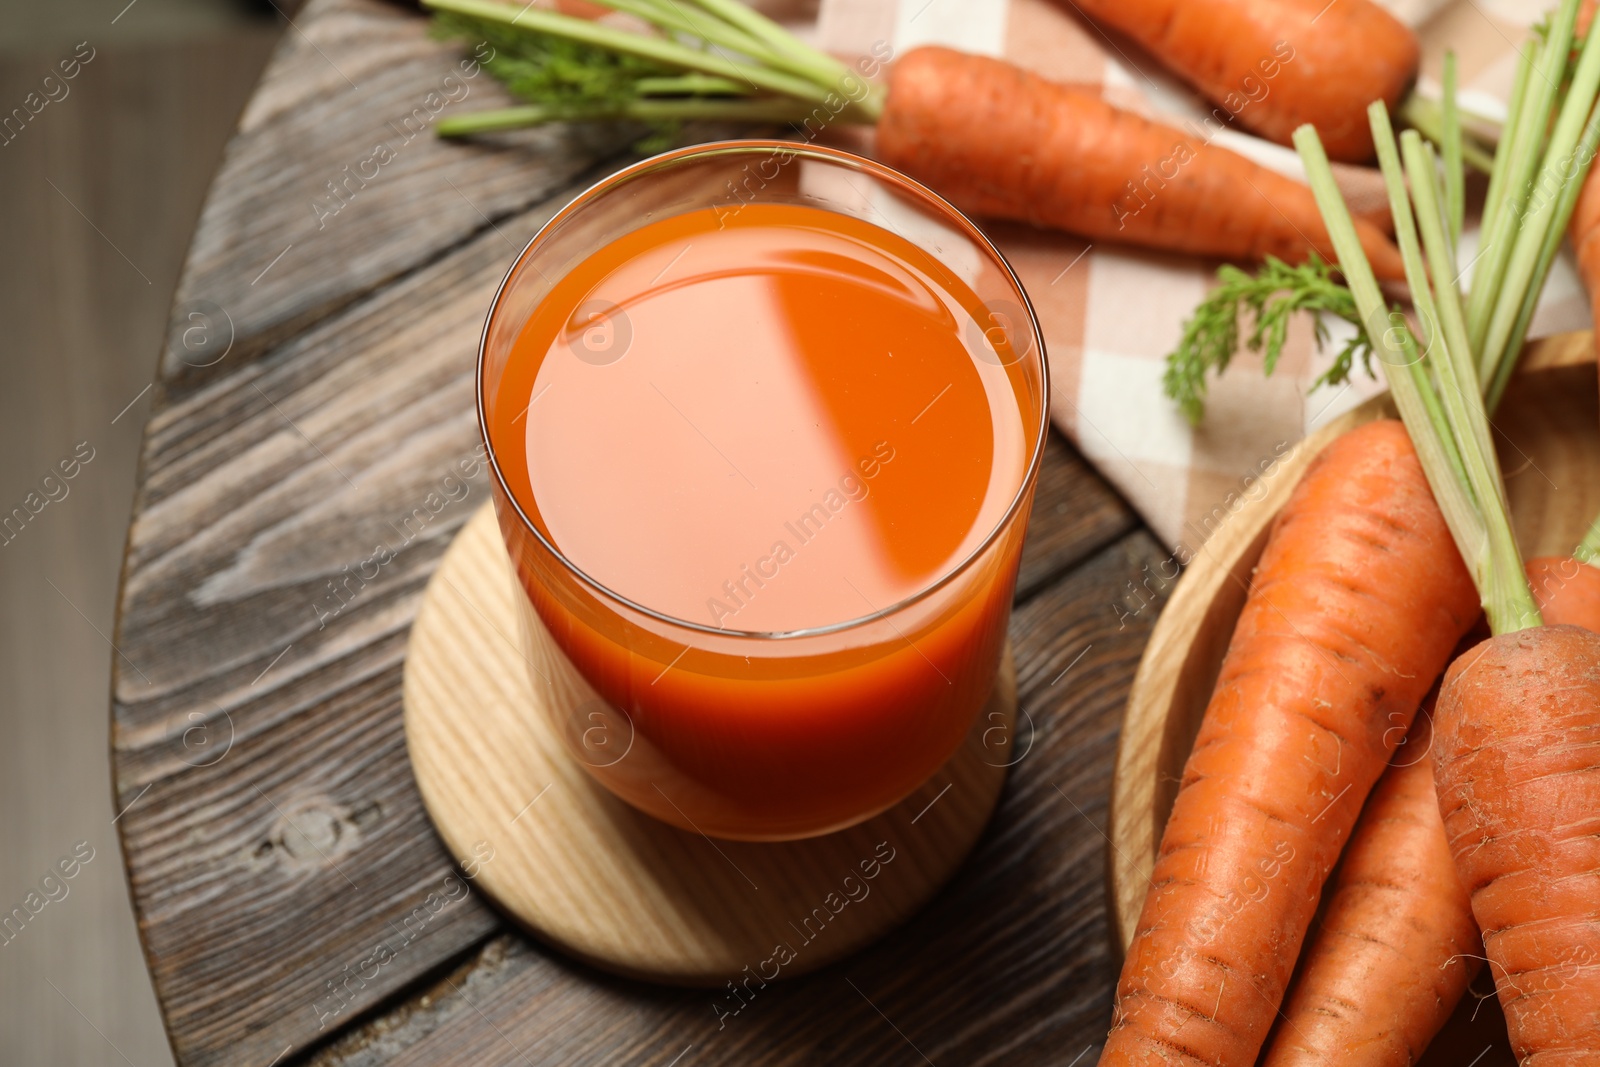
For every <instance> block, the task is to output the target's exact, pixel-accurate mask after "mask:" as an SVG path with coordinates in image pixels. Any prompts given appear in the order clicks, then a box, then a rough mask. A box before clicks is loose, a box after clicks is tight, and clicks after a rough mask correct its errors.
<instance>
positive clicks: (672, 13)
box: [599, 0, 800, 73]
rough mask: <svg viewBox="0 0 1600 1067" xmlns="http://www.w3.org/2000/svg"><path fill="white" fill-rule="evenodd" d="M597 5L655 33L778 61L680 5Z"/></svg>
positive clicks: (731, 29) (648, 0)
mask: <svg viewBox="0 0 1600 1067" xmlns="http://www.w3.org/2000/svg"><path fill="white" fill-rule="evenodd" d="M599 2H600V3H602V4H604V5H605V6H606V7H609V8H611V9H612V10H613V11H622V12H626V13H627V14H629V15H634V16H636V17H638V18H641V19H644V20H645V21H646V22H648V23H650V24H651V25H653V26H655V27H656V28H657V29H660V30H664V31H667V32H669V33H670V32H677V33H686V34H690V35H692V36H695V37H699V38H701V39H702V40H705V41H707V42H708V43H710V44H713V45H717V46H720V47H722V48H727V49H731V50H733V51H735V52H739V53H742V54H743V55H746V56H748V57H750V58H751V59H755V60H760V61H761V62H763V63H774V62H776V61H778V60H779V59H780V57H779V56H778V55H777V53H775V52H773V51H772V49H771V48H769V47H768V46H767V45H766V44H765V43H764V42H762V41H760V40H758V39H756V38H754V37H751V36H750V35H749V34H747V33H745V32H744V31H742V30H740V29H739V28H738V27H735V26H729V25H727V24H725V23H722V22H719V21H717V20H714V19H710V18H706V17H701V18H699V19H695V18H694V17H693V16H692V15H691V14H690V13H689V12H688V11H686V10H684V8H683V6H682V5H681V4H677V3H672V4H665V3H661V2H660V0H599ZM796 73H800V72H796Z"/></svg>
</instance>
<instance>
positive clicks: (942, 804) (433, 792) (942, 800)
mask: <svg viewBox="0 0 1600 1067" xmlns="http://www.w3.org/2000/svg"><path fill="white" fill-rule="evenodd" d="M522 596H523V593H522V591H521V590H520V589H519V588H517V586H516V582H515V579H514V577H513V575H512V571H511V562H510V560H509V558H508V557H507V556H506V551H505V548H504V546H503V545H502V543H501V540H500V528H499V526H498V525H497V524H496V522H495V516H494V508H493V505H491V504H484V505H483V506H482V507H480V508H479V509H478V513H477V515H476V516H474V517H473V519H472V520H471V521H470V522H468V523H467V525H466V527H465V528H464V529H463V530H462V531H461V532H460V533H459V534H457V535H456V539H455V542H454V543H453V544H452V545H451V547H450V549H449V551H447V552H446V553H445V555H444V559H443V560H441V561H440V564H439V569H438V570H437V571H435V572H434V576H433V578H432V580H431V581H429V583H428V589H427V592H426V593H424V594H423V600H422V607H421V609H420V610H419V611H418V613H417V621H416V624H415V625H414V626H413V627H412V630H411V641H410V644H409V646H408V647H407V652H406V667H405V688H404V694H405V695H404V701H405V725H406V747H407V750H408V751H409V753H410V755H411V766H412V769H413V770H414V771H415V772H416V776H417V786H418V788H419V789H420V790H421V792H422V799H423V802H424V803H425V804H427V806H428V813H429V814H430V815H431V816H432V817H433V821H434V825H435V826H437V827H438V829H439V832H440V835H441V836H442V837H443V838H444V840H445V842H446V843H447V844H448V845H449V846H450V848H451V851H452V853H453V854H454V855H457V856H462V857H467V858H468V859H467V867H466V871H467V873H469V874H470V875H471V877H472V881H473V883H474V885H476V886H477V887H479V888H481V889H482V890H483V891H484V892H486V893H488V894H489V896H491V897H493V898H494V900H495V901H496V902H497V903H498V904H499V905H500V906H501V907H502V908H504V909H505V910H507V911H509V912H510V913H511V914H512V915H513V916H514V917H515V918H516V919H518V920H519V921H520V922H522V923H523V924H525V925H526V926H527V927H529V928H530V929H531V930H532V931H533V932H534V933H535V934H536V935H538V936H539V937H541V938H543V939H544V940H546V941H548V942H550V943H551V944H554V945H556V946H558V947H559V948H561V949H563V950H564V951H566V952H568V953H570V954H572V955H574V956H576V957H578V958H579V959H582V960H586V961H588V962H590V963H593V964H594V965H596V966H598V967H601V968H604V969H605V970H610V971H615V972H617V973H619V974H624V975H630V976H634V977H642V978H651V979H655V980H658V981H667V982H674V983H683V984H704V985H712V986H717V985H721V984H722V983H723V982H725V981H727V980H728V979H734V980H735V981H736V982H737V981H739V980H740V979H741V977H743V979H744V980H745V981H749V980H750V975H752V974H754V975H755V981H756V982H757V983H758V984H764V982H765V980H772V979H774V978H775V977H776V976H782V977H785V978H792V977H795V976H796V975H800V974H804V973H806V972H807V971H811V970H815V969H816V968H818V967H821V966H823V965H825V964H828V963H832V962H833V961H834V960H836V959H839V958H840V957H842V956H846V955H849V954H850V953H852V952H855V951H856V950H857V949H859V948H861V947H862V946H863V945H865V944H868V943H869V942H871V941H873V940H875V939H877V938H878V937H880V936H882V935H883V934H884V933H886V932H887V931H888V930H890V929H892V928H893V927H895V926H898V925H899V924H900V923H901V922H903V921H904V920H905V919H906V917H907V916H909V915H910V914H911V913H912V912H914V911H915V910H916V909H917V908H919V907H921V906H922V905H923V904H924V903H926V902H927V900H928V898H929V897H931V896H932V895H933V894H934V893H935V892H936V891H937V890H938V889H939V887H940V886H942V885H943V884H944V883H945V882H946V881H948V880H949V878H950V876H951V875H952V874H954V873H955V870H956V868H957V867H959V866H960V864H961V862H962V860H964V859H965V858H966V856H967V853H969V852H970V851H971V850H972V846H973V845H974V844H975V843H976V841H977V839H978V835H979V834H980V833H981V832H982V831H983V828H984V826H985V825H986V824H987V823H988V821H989V816H990V814H991V813H992V812H993V811H994V807H995V804H996V803H997V802H998V801H999V799H1000V787H1001V786H1002V785H1003V784H1004V783H1005V777H1006V770H1007V768H1008V767H1009V766H1010V761H1011V749H1012V740H1013V738H1014V736H1015V731H1014V729H1013V728H1014V726H1015V720H1016V700H1017V681H1016V666H1015V663H1014V662H1013V660H1012V656H1011V652H1010V650H1009V649H1007V651H1006V654H1005V657H1004V660H1003V662H1002V666H1001V670H1000V677H999V678H998V679H997V681H996V684H995V692H994V694H993V696H992V697H991V698H990V701H989V703H988V705H987V706H986V707H985V708H984V709H982V711H981V712H980V714H979V715H978V716H977V719H976V720H975V722H974V724H973V728H972V730H971V732H970V733H969V735H968V737H967V741H966V744H965V745H963V747H962V748H961V750H960V751H959V752H958V753H957V754H956V755H955V757H953V758H952V759H951V760H950V762H949V763H948V764H946V765H945V766H944V767H943V768H942V769H941V770H939V771H938V772H936V773H935V774H934V775H933V776H932V777H931V778H929V779H928V781H927V782H926V783H924V784H923V785H922V786H920V787H919V788H918V789H917V790H915V791H914V792H913V793H912V794H911V795H910V796H908V797H906V798H905V800H903V801H901V802H900V803H899V804H897V805H896V806H894V807H893V808H891V809H889V810H888V811H886V812H884V813H882V814H881V815H878V816H877V817H875V818H872V819H869V820H867V821H866V822H864V823H861V824H859V825H857V826H853V827H851V828H849V829H847V830H843V831H840V832H838V833H834V834H827V835H825V836H822V837H813V838H810V839H807V840H802V841H788V842H782V843H756V842H747V841H717V840H713V839H711V838H709V837H705V836H704V835H700V834H694V833H688V832H685V831H682V830H678V829H675V828H673V827H670V826H667V825H666V824H665V823H661V822H658V821H656V820H655V819H652V818H650V817H649V816H647V815H644V814H643V813H641V812H638V811H636V810H634V809H633V808H631V807H629V806H628V805H627V804H625V803H623V802H622V801H621V800H619V799H618V798H616V797H615V796H613V795H612V794H611V793H609V792H607V791H606V790H605V789H604V788H602V787H601V786H600V785H599V783H598V782H596V781H595V779H593V778H592V777H591V776H590V775H589V774H588V773H587V771H585V769H584V767H583V765H582V764H581V763H580V762H579V761H578V760H576V759H574V758H573V757H572V755H571V754H570V753H569V752H568V750H567V748H566V746H565V745H564V743H563V741H562V738H561V735H560V733H559V731H558V729H557V727H556V722H557V721H558V717H559V716H565V715H568V714H570V713H571V709H573V708H582V707H584V706H585V705H592V704H595V703H596V702H598V701H599V696H598V695H597V694H596V693H595V692H594V690H593V689H592V688H590V687H589V685H588V683H586V682H585V681H584V680H583V677H582V676H581V675H580V674H578V672H577V670H576V668H574V667H573V666H572V664H571V662H570V661H568V660H567V658H566V657H565V656H564V655H563V654H562V653H561V650H560V649H559V648H558V647H557V646H556V644H555V641H554V639H552V638H551V636H550V634H549V632H548V631H547V630H545V629H544V627H543V625H542V624H541V623H540V622H539V619H538V616H537V615H535V614H534V613H533V612H532V611H523V610H519V606H518V603H517V599H518V598H519V597H522ZM523 627H527V629H528V631H529V633H528V635H527V639H526V643H525V641H524V637H523V634H522V633H521V630H522V628H523ZM530 663H532V664H534V667H533V668H532V669H536V670H538V672H539V674H540V676H541V677H544V678H548V679H551V680H552V685H549V686H536V685H534V684H533V679H532V677H531V675H530ZM751 710H752V711H753V712H759V710H760V709H751ZM631 741H632V738H631V737H630V738H628V742H629V743H631ZM619 744H620V742H619ZM618 752H619V754H618V756H617V758H618V759H624V758H626V750H625V749H622V748H619V750H618ZM461 891H462V892H463V893H464V892H465V891H466V887H465V886H464V885H462V886H461ZM741 971H742V972H744V973H743V975H742V976H741Z"/></svg>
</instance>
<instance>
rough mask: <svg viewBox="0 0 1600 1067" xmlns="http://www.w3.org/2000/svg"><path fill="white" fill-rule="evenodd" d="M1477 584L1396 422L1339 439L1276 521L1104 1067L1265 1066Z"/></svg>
mask: <svg viewBox="0 0 1600 1067" xmlns="http://www.w3.org/2000/svg"><path fill="white" fill-rule="evenodd" d="M1476 615H1477V606H1476V603H1475V597H1474V594H1473V589H1472V582H1471V580H1470V578H1469V577H1468V575H1467V572H1466V571H1465V569H1464V568H1463V567H1462V565H1461V559H1460V557H1459V556H1458V555H1457V554H1456V552H1455V551H1454V549H1453V548H1452V546H1451V541H1450V533H1449V530H1448V529H1447V527H1446V525H1445V521H1444V519H1443V517H1442V516H1441V515H1440V513H1439V509H1438V507H1437V505H1435V504H1434V502H1433V499H1432V497H1431V495H1430V494H1429V492H1428V488H1427V482H1426V480H1425V479H1424V477H1423V472H1422V468H1421V466H1420V465H1419V463H1418V461H1417V456H1416V453H1415V452H1414V451H1413V449H1412V447H1411V443H1410V441H1409V440H1408V439H1407V437H1406V433H1405V430H1404V429H1403V428H1402V427H1401V425H1400V424H1399V423H1398V422H1395V421H1393V420H1381V421H1378V422H1373V423H1369V424H1367V425H1366V426H1363V427H1361V428H1359V429H1356V430H1352V431H1351V432H1349V433H1347V434H1345V435H1343V436H1342V437H1340V438H1338V439H1336V440H1335V441H1333V442H1332V443H1331V444H1330V445H1328V447H1327V448H1326V449H1324V451H1323V452H1322V454H1321V455H1320V456H1318V458H1317V459H1316V461H1315V462H1314V463H1313V464H1312V465H1311V467H1310V468H1309V469H1308V470H1307V471H1306V473H1305V475H1304V476H1303V477H1302V479H1301V481H1300V483H1299V485H1298V486H1296V488H1295V491H1294V493H1293V495H1292V496H1291V498H1290V500H1289V502H1288V503H1287V504H1286V505H1285V506H1284V509H1283V511H1282V512H1281V513H1280V515H1279V516H1278V518H1277V520H1276V522H1275V523H1274V525H1273V529H1272V533H1271V535H1270V537H1269V540H1268V543H1267V546H1266V549H1265V551H1264V552H1263V553H1262V556H1261V560H1260V562H1259V564H1258V565H1257V568H1256V572H1255V575H1254V578H1253V579H1252V581H1251V585H1250V591H1249V595H1248V598H1247V600H1246V602H1245V606H1244V610H1243V611H1242V612H1241V614H1240V616H1239V622H1238V626H1237V628H1236V629H1235V631H1234V634H1233V639H1232V641H1231V643H1230V644H1229V646H1228V652H1227V656H1226V657H1225V659H1224V660H1223V664H1222V670H1221V675H1220V676H1219V678H1218V681H1217V686H1216V690H1215V692H1214V693H1213V694H1212V697H1211V701H1210V704H1209V705H1208V706H1207V708H1206V713H1205V718H1204V721H1203V722H1202V724H1201V727H1200V733H1199V736H1198V737H1197V738H1196V740H1195V745H1194V750H1193V752H1192V753H1191V754H1190V756H1189V761H1188V764H1187V765H1186V767H1185V769H1184V776H1183V782H1182V785H1181V786H1180V788H1179V792H1178V796H1177V800H1176V802H1175V803H1174V805H1173V810H1172V815H1171V817H1170V819H1169V820H1168V822H1167V827H1166V830H1165V832H1164V834H1163V835H1162V840H1161V848H1160V852H1159V855H1158V857H1157V859H1156V864H1155V868H1154V870H1153V872H1152V875H1151V890H1150V893H1149V895H1148V896H1147V897H1146V900H1145V906H1144V910H1143V912H1142V913H1141V915H1140V920H1139V927H1138V930H1137V932H1136V933H1135V936H1134V940H1133V943H1132V945H1131V946H1130V948H1129V950H1128V956H1127V959H1126V961H1125V963H1124V965H1123V969H1122V976H1121V978H1120V980H1119V982H1118V984H1117V1001H1116V1009H1115V1012H1114V1015H1113V1024H1112V1028H1111V1033H1110V1037H1109V1039H1108V1042H1107V1044H1106V1047H1105V1052H1104V1054H1103V1055H1102V1058H1101V1061H1100V1062H1101V1063H1102V1064H1141V1065H1142V1064H1166V1065H1176V1064H1217V1065H1229V1067H1232V1065H1236V1064H1249V1063H1252V1062H1254V1060H1255V1057H1256V1055H1257V1053H1258V1052H1259V1051H1260V1048H1261V1045H1262V1042H1263V1041H1264V1040H1265V1038H1266V1036H1267V1033H1268V1030H1269V1028H1270V1027H1271V1025H1272V1023H1273V1020H1274V1019H1275V1018H1276V1016H1277V1008H1278V1005H1279V1003H1280V1002H1281V1000H1282V998H1283V994H1284V989H1285V987H1286V986H1287V984H1288V982H1289V978H1290V974H1291V972H1292V970H1293V968H1294V963H1295V958H1296V956H1297V954H1298V952H1299V948H1300V943H1301V941H1302V939H1303V938H1304V936H1305V933H1306V929H1307V926H1308V925H1309V923H1310V921H1311V918H1312V914H1313V912H1314V911H1315V909H1316V906H1317V898H1318V894H1319V893H1320V892H1321V889H1322V885H1323V882H1324V880H1325V879H1326V878H1327V876H1328V872H1329V870H1330V869H1331V868H1332V867H1333V864H1334V861H1335V860H1336V859H1337V857H1338V855H1339V850H1340V848H1341V847H1342V846H1343V845H1344V843H1345V840H1346V838H1347V837H1348V836H1349V833H1350V830H1351V827H1352V826H1353V825H1354V823H1355V820H1356V816H1357V814H1358V813H1359V812H1360V810H1361V804H1362V801H1363V800H1364V799H1365V797H1366V795H1367V792H1368V791H1369V790H1370V789H1371V788H1372V785H1373V783H1374V782H1375V781H1376V780H1377V779H1378V776H1379V774H1380V773H1381V772H1382V770H1383V768H1384V765H1385V763H1387V762H1388V759H1389V756H1390V754H1391V753H1392V752H1393V750H1394V748H1395V746H1396V745H1397V744H1398V742H1399V740H1400V736H1401V734H1400V733H1399V732H1397V731H1396V730H1395V729H1394V727H1395V726H1396V725H1397V724H1398V725H1399V726H1401V727H1402V728H1403V727H1405V726H1407V725H1408V724H1409V723H1410V721H1411V719H1412V717H1413V716H1414V715H1415V713H1416V710H1417V705H1418V704H1419V703H1420V702H1421V700H1422V698H1423V696H1424V695H1425V693H1426V691H1427V689H1428V687H1429V685H1430V683H1431V681H1432V679H1433V678H1435V677H1437V676H1438V673H1439V672H1440V671H1441V670H1442V669H1443V667H1444V664H1445V661H1446V659H1447V657H1448V656H1449V654H1450V651H1451V649H1452V648H1453V647H1454V646H1455V643H1456V641H1457V639H1458V638H1459V637H1460V636H1461V635H1462V634H1463V633H1464V632H1465V631H1466V629H1467V627H1468V626H1470V625H1471V624H1472V622H1473V620H1474V619H1475V618H1476Z"/></svg>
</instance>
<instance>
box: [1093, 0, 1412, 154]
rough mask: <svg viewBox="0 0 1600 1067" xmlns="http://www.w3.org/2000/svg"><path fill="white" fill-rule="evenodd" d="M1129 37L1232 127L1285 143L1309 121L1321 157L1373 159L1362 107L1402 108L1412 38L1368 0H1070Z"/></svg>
mask: <svg viewBox="0 0 1600 1067" xmlns="http://www.w3.org/2000/svg"><path fill="white" fill-rule="evenodd" d="M1072 4H1073V6H1074V7H1076V8H1077V9H1078V10H1080V11H1082V12H1083V13H1084V14H1086V15H1088V16H1089V17H1090V18H1092V19H1095V20H1097V21H1099V22H1103V23H1105V24H1106V25H1108V26H1112V27H1115V28H1116V29H1118V30H1120V31H1122V32H1123V33H1125V34H1127V35H1128V36H1129V37H1131V38H1133V39H1134V40H1135V41H1138V42H1139V43H1140V44H1141V45H1143V46H1144V47H1145V48H1146V49H1148V50H1149V51H1150V52H1151V53H1152V54H1153V55H1155V56H1156V57H1157V58H1158V59H1160V60H1161V61H1162V62H1163V63H1165V64H1166V65H1167V66H1169V67H1171V68H1172V69H1173V70H1174V71H1176V72H1177V73H1178V75H1179V76H1181V77H1182V78H1184V79H1185V80H1186V81H1188V82H1189V83H1190V84H1192V85H1193V86H1194V87H1195V88H1196V89H1198V90H1200V92H1201V93H1203V94H1204V95H1205V96H1206V97H1207V98H1209V99H1210V100H1211V101H1212V103H1214V104H1216V105H1217V109H1216V111H1215V112H1214V116H1213V117H1214V118H1215V119H1216V120H1217V122H1219V123H1221V124H1227V123H1229V122H1230V121H1237V122H1238V123H1239V124H1240V125H1241V126H1244V127H1245V128H1246V129H1249V130H1252V131H1254V132H1255V133H1257V134H1260V135H1261V136H1262V137H1266V138H1268V139H1269V140H1273V141H1277V142H1278V143H1279V144H1288V143H1289V139H1290V137H1291V135H1293V133H1294V131H1295V129H1296V127H1298V126H1300V125H1302V124H1304V123H1310V124H1311V125H1313V126H1315V127H1316V128H1317V132H1318V133H1319V134H1321V135H1322V140H1323V143H1324V144H1325V145H1326V146H1327V151H1328V155H1329V156H1331V157H1332V158H1334V159H1340V160H1346V161H1348V162H1352V163H1360V162H1364V161H1366V160H1368V159H1371V158H1372V132H1371V130H1370V128H1369V127H1368V125H1367V105H1368V104H1369V103H1371V102H1372V101H1373V100H1375V99H1378V100H1382V101H1383V102H1384V103H1385V104H1387V105H1388V106H1389V107H1391V108H1392V107H1394V106H1395V105H1397V104H1399V102H1400V100H1401V98H1402V97H1404V96H1405V95H1406V93H1407V92H1408V91H1409V90H1410V89H1411V86H1412V83H1413V82H1415V81H1416V77H1417V63H1418V59H1419V54H1420V53H1419V49H1418V46H1417V38H1416V35H1415V34H1413V33H1412V32H1411V30H1410V29H1409V28H1407V27H1406V26H1405V24H1404V23H1402V22H1400V21H1399V20H1398V19H1396V18H1395V17H1394V16H1393V15H1391V14H1389V12H1387V11H1385V10H1384V9H1383V8H1381V7H1379V6H1378V5H1377V4H1376V3H1373V2H1372V0H1339V2H1338V3H1331V4H1330V3H1328V2H1327V0H1072Z"/></svg>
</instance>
